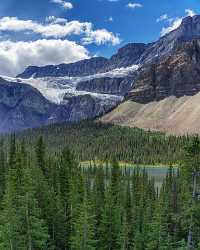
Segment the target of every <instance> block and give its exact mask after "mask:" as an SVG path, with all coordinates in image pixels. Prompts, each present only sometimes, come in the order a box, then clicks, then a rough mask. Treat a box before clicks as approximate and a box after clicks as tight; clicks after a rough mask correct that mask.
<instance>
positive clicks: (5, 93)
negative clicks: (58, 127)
mask: <svg viewBox="0 0 200 250" xmlns="http://www.w3.org/2000/svg"><path fill="white" fill-rule="evenodd" d="M64 98H65V105H58V104H55V103H52V102H50V101H48V100H47V99H46V98H45V97H44V96H43V95H42V94H41V93H40V92H39V91H38V90H37V89H35V88H33V87H32V86H30V85H28V84H23V83H19V82H8V81H6V80H4V79H2V78H0V120H1V123H0V132H1V133H2V132H11V131H17V130H22V129H25V128H34V127H40V126H43V125H47V124H50V123H58V122H75V121H79V120H82V119H89V118H90V119H91V118H95V117H96V116H99V115H101V114H103V113H105V112H107V111H109V110H110V109H111V108H112V107H113V105H116V103H117V102H119V100H120V99H118V101H117V100H109V99H108V100H107V101H105V100H103V101H102V100H101V99H98V98H95V97H94V96H93V97H92V96H90V95H81V96H73V97H70V98H68V97H67V96H66V97H64Z"/></svg>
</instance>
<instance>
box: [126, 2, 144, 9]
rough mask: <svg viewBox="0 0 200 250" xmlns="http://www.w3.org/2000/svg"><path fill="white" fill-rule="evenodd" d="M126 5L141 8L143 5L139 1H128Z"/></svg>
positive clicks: (131, 7)
mask: <svg viewBox="0 0 200 250" xmlns="http://www.w3.org/2000/svg"><path fill="white" fill-rule="evenodd" d="M127 7H128V8H130V9H135V8H142V7H143V5H142V4H141V3H128V4H127Z"/></svg>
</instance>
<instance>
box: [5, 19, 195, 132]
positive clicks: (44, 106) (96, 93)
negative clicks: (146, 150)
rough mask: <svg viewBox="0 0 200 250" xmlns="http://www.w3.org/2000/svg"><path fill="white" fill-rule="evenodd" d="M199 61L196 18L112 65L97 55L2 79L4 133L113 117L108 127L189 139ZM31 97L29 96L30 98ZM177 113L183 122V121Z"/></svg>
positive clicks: (132, 48)
mask: <svg viewBox="0 0 200 250" xmlns="http://www.w3.org/2000/svg"><path fill="white" fill-rule="evenodd" d="M199 61H200V16H193V17H186V18H185V19H183V21H182V23H181V25H180V27H178V28H177V29H176V30H174V31H172V32H170V33H168V34H166V35H165V36H163V37H161V38H160V39H159V40H158V41H156V42H154V43H150V44H143V43H130V44H127V45H125V46H124V47H122V48H121V49H119V50H118V52H117V53H116V54H115V55H113V56H112V57H111V58H110V59H107V58H103V57H95V58H91V59H87V60H82V61H79V62H75V63H71V64H60V65H47V66H44V67H37V66H30V67H28V68H27V69H25V71H24V72H23V73H21V74H19V75H18V76H17V77H16V78H8V77H7V78H6V77H4V79H2V78H1V81H0V85H1V88H2V93H6V94H5V96H7V97H6V100H7V103H6V104H5V99H2V100H3V101H1V117H2V120H3V121H4V122H3V123H2V125H1V127H0V131H6V130H8V131H10V130H11V129H12V128H13V129H14V130H15V129H24V128H26V127H37V126H42V125H45V124H48V123H50V122H73V121H79V120H82V119H90V118H95V117H97V116H101V115H104V114H105V113H107V112H108V113H107V114H106V115H105V116H103V117H102V118H101V120H102V121H104V122H111V123H112V122H113V123H117V124H120V125H128V126H139V127H143V128H146V129H161V130H164V131H166V132H173V133H176V132H177V133H181V132H187V133H189V132H190V129H187V130H184V129H183V128H182V131H181V129H180V127H181V126H179V122H181V123H182V124H181V125H183V124H184V121H182V120H181V118H180V117H184V115H185V113H184V112H183V111H184V109H185V110H187V109H188V110H190V108H191V107H194V106H195V105H196V103H197V99H198V93H199V91H200V64H199ZM25 86H26V87H25ZM11 87H12V91H11V90H9V89H10V88H11ZM18 88H20V89H21V92H20V93H18ZM27 88H29V90H27ZM3 89H4V90H3ZM10 91H11V92H13V93H17V94H16V96H15V99H16V103H17V104H16V105H14V106H12V102H13V101H12V97H11V98H8V96H9V93H10ZM26 91H30V93H31V94H30V96H25V95H23V92H24V93H26ZM22 96H23V98H22ZM123 100H124V101H123ZM122 101H123V103H121V102H122ZM9 102H10V103H9ZM30 102H31V105H28V104H27V103H30ZM193 102H194V103H193ZM120 103H121V104H120ZM163 103H164V104H165V105H166V106H163ZM18 104H19V105H18ZM119 104H120V105H119ZM173 104H174V105H175V108H172V107H173ZM117 105H119V106H118V107H117V108H116V109H114V108H115V107H116V106H117ZM182 105H183V106H182ZM40 106H41V109H40V108H39V107H40ZM36 107H37V108H36ZM168 107H170V109H168ZM179 108H180V109H179ZM109 110H112V111H111V112H109ZM180 110H182V111H180ZM195 110H196V109H195ZM176 112H179V113H176ZM174 113H176V117H179V118H180V119H177V120H176V119H175V117H174V116H173V114H174ZM158 114H159V115H158ZM178 114H179V115H178ZM181 114H182V115H181ZM191 114H192V117H191V116H190V119H191V120H192V121H195V122H196V121H198V117H197V118H196V117H195V116H196V115H198V111H197V110H196V112H191ZM193 116H194V117H193ZM30 117H31V118H30ZM168 119H169V121H168ZM9 121H11V122H10V123H9ZM3 124H5V125H3ZM7 124H8V126H7ZM161 124H162V126H161ZM172 124H173V125H172ZM187 124H189V123H187ZM198 124H200V121H199V122H197V125H195V126H193V127H194V129H193V130H192V129H191V131H192V132H196V131H197V132H198V131H199V132H200V128H199V126H198ZM175 125H176V126H175ZM172 127H173V129H171V128H172ZM191 127H192V126H191ZM176 128H177V129H176ZM178 128H179V129H178Z"/></svg>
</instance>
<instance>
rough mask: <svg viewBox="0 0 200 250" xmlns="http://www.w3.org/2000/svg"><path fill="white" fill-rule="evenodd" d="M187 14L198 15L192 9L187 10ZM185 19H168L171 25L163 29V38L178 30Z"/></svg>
mask: <svg viewBox="0 0 200 250" xmlns="http://www.w3.org/2000/svg"><path fill="white" fill-rule="evenodd" d="M185 13H186V16H194V15H196V13H195V12H194V11H193V10H191V9H186V10H185ZM183 18H185V16H184V17H176V18H168V19H167V20H168V22H169V24H170V25H169V26H168V27H164V28H162V31H161V36H164V35H166V34H168V33H169V32H171V31H173V30H175V29H177V28H178V27H179V26H180V25H181V23H182V20H183Z"/></svg>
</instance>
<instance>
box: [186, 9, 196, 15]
mask: <svg viewBox="0 0 200 250" xmlns="http://www.w3.org/2000/svg"><path fill="white" fill-rule="evenodd" d="M185 13H186V14H187V16H195V15H196V12H195V11H193V10H191V9H186V10H185Z"/></svg>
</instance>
